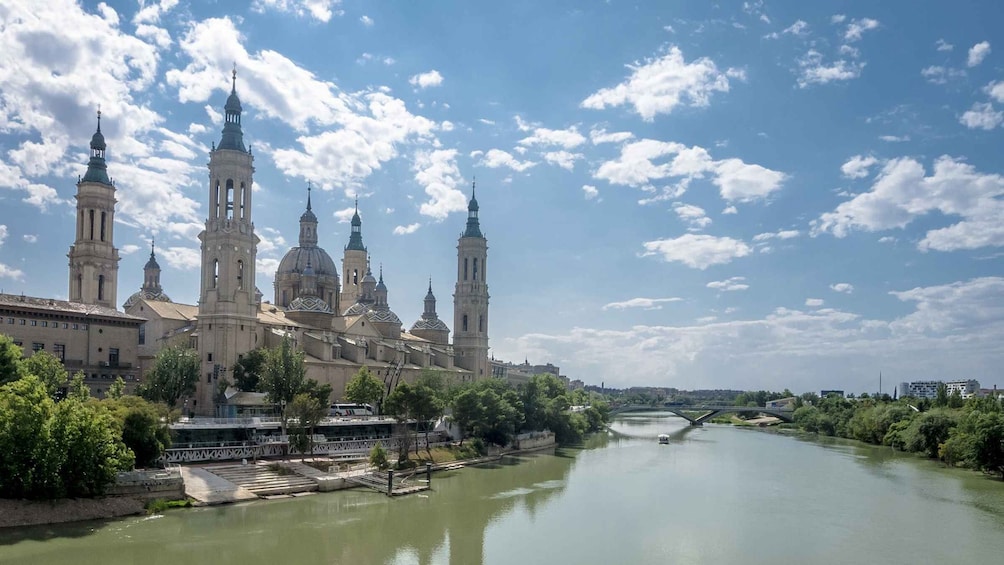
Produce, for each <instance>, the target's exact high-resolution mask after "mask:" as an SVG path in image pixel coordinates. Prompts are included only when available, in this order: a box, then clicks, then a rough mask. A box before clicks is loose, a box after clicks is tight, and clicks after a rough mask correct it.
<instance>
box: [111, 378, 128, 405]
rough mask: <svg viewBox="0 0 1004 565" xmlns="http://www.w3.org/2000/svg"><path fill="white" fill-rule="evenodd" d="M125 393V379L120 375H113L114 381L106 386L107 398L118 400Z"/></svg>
mask: <svg viewBox="0 0 1004 565" xmlns="http://www.w3.org/2000/svg"><path fill="white" fill-rule="evenodd" d="M124 394H125V381H124V380H122V377H120V376H117V377H115V382H113V383H112V384H111V386H109V387H108V398H111V399H114V400H118V399H120V398H122V395H124Z"/></svg>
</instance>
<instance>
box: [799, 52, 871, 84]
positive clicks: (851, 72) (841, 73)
mask: <svg viewBox="0 0 1004 565" xmlns="http://www.w3.org/2000/svg"><path fill="white" fill-rule="evenodd" d="M798 66H799V76H798V81H797V82H798V87H799V88H806V87H808V86H810V85H813V84H827V83H830V82H833V81H841V80H851V79H855V78H858V77H859V76H861V71H862V70H863V69H864V68H865V63H864V62H862V61H850V60H847V59H839V60H837V61H835V62H834V63H832V64H830V65H826V64H824V63H823V55H822V53H820V52H819V51H816V50H815V49H810V50H809V51H808V52H807V53H806V54H805V56H804V57H802V58H801V59H799V60H798Z"/></svg>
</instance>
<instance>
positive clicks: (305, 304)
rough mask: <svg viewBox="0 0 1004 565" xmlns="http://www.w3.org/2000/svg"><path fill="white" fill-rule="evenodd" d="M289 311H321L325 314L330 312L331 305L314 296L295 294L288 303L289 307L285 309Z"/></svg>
mask: <svg viewBox="0 0 1004 565" xmlns="http://www.w3.org/2000/svg"><path fill="white" fill-rule="evenodd" d="M286 310H287V311H289V312H323V313H325V314H330V313H331V307H330V306H328V303H327V302H325V301H323V300H321V299H320V298H318V297H316V296H303V295H301V296H297V297H296V298H295V299H293V301H292V302H290V303H289V308H287V309H286Z"/></svg>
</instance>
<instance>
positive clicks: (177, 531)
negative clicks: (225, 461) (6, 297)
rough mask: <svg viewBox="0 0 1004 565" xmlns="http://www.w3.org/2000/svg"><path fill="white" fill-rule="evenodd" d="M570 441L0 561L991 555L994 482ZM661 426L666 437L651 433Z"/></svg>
mask: <svg viewBox="0 0 1004 565" xmlns="http://www.w3.org/2000/svg"><path fill="white" fill-rule="evenodd" d="M612 430H613V431H612V432H611V433H610V434H604V435H601V436H596V437H593V438H591V439H590V440H589V441H588V442H587V444H586V446H585V447H584V448H583V449H558V450H556V451H555V452H554V453H540V454H535V455H528V456H521V457H510V458H506V459H504V460H503V461H502V462H501V463H500V464H497V465H492V466H484V467H478V468H468V469H462V470H459V471H452V472H448V473H440V474H436V475H433V491H432V492H428V493H423V494H420V495H412V496H407V497H402V498H395V499H389V498H387V497H385V496H384V495H382V494H378V493H375V492H369V491H356V490H353V491H342V492H335V493H327V494H318V495H313V496H305V497H299V498H292V499H282V500H273V501H260V502H254V503H247V504H241V505H233V506H226V507H215V508H198V509H182V510H171V511H168V512H166V513H165V514H164V515H162V516H151V517H138V518H126V519H121V520H115V521H110V522H97V523H96V522H90V523H83V524H74V525H62V526H55V527H46V528H23V529H16V530H6V531H3V530H0V563H18V564H36V563H37V564H57V563H58V564H64V563H70V564H73V565H90V564H95V565H97V564H101V565H107V564H115V563H141V564H143V565H156V564H172V565H179V564H184V565H191V564H199V563H212V564H214V565H229V564H242V565H245V564H249V563H270V564H286V563H291V564H292V563H295V564H298V565H302V564H315V563H316V564H321V563H324V564H332V563H338V564H340V563H352V564H395V565H396V564H413V563H420V564H446V563H449V564H451V565H476V564H480V563H485V564H509V563H512V564H520V565H528V564H536V563H559V564H563V563H569V564H603V565H619V564H635V563H638V564H660V565H661V564H666V563H684V564H701V563H707V564H715V565H720V564H723V563H742V564H743V565H752V564H759V563H764V564H767V563H770V564H772V565H773V564H777V563H820V564H825V563H833V564H838V563H839V564H845V563H884V564H898V563H902V564H910V565H916V564H919V563H939V564H948V563H958V564H982V563H1000V562H1001V559H1002V557H1001V556H1002V555H1004V482H1002V481H999V480H993V479H989V478H985V477H983V476H981V475H978V474H975V473H969V472H965V471H957V470H948V469H944V468H942V467H940V466H939V465H938V464H937V463H933V462H929V461H925V460H922V459H917V458H915V457H913V456H908V455H902V454H896V453H893V452H892V451H890V450H889V449H888V448H880V447H872V446H866V445H861V444H857V443H853V442H845V441H840V440H815V439H799V438H797V437H791V436H785V435H779V434H772V433H764V432H762V431H757V430H749V429H737V428H732V427H729V426H716V425H708V426H706V427H704V428H690V427H688V426H685V422H684V421H683V420H680V419H679V418H675V417H670V416H669V415H661V414H645V415H633V416H626V417H621V418H619V419H617V420H616V421H615V422H614V424H613V425H612ZM660 433H670V434H671V436H672V441H671V444H670V445H668V446H666V445H658V444H657V442H656V436H657V435H658V434H660Z"/></svg>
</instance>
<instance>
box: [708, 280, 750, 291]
mask: <svg viewBox="0 0 1004 565" xmlns="http://www.w3.org/2000/svg"><path fill="white" fill-rule="evenodd" d="M745 281H746V277H729V278H727V279H725V280H723V281H711V282H709V283H708V284H706V285H705V286H707V287H708V288H711V289H714V290H718V291H721V292H736V291H740V290H746V289H748V288H749V287H750V285H748V284H746V282H745Z"/></svg>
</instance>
